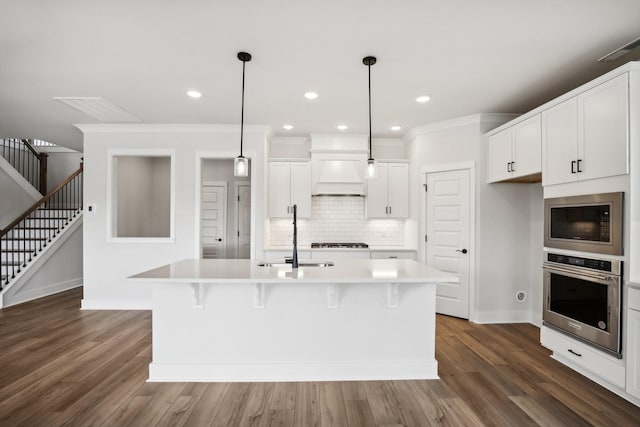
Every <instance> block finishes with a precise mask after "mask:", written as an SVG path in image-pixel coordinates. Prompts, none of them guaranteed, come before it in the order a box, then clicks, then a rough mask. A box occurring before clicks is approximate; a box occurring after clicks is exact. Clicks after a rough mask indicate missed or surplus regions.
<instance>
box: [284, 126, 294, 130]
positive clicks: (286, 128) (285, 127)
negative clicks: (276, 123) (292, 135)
mask: <svg viewBox="0 0 640 427" xmlns="http://www.w3.org/2000/svg"><path fill="white" fill-rule="evenodd" d="M282 129H285V130H291V129H293V125H282Z"/></svg>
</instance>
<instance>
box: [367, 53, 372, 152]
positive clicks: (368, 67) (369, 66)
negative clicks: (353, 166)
mask: <svg viewBox="0 0 640 427" xmlns="http://www.w3.org/2000/svg"><path fill="white" fill-rule="evenodd" d="M367 69H368V70H369V160H371V159H373V155H372V150H371V64H368V65H367Z"/></svg>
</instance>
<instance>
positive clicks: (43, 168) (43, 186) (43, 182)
mask: <svg viewBox="0 0 640 427" xmlns="http://www.w3.org/2000/svg"><path fill="white" fill-rule="evenodd" d="M48 157H49V155H48V154H47V153H39V154H38V160H40V184H39V186H40V188H39V190H40V194H43V195H44V194H47V158H48Z"/></svg>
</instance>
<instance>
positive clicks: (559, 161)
mask: <svg viewBox="0 0 640 427" xmlns="http://www.w3.org/2000/svg"><path fill="white" fill-rule="evenodd" d="M628 120H629V84H628V76H627V74H623V75H620V76H618V77H615V78H613V79H611V80H608V81H606V82H604V83H602V84H599V85H598V86H596V87H594V88H592V89H589V90H587V91H585V92H583V93H581V94H579V95H577V96H575V97H573V98H570V99H568V100H566V101H564V102H562V103H560V104H558V105H556V106H554V107H552V108H550V109H548V110H545V111H543V112H542V159H543V162H542V184H543V185H553V184H561V183H567V182H574V181H579V180H587V179H594V178H604V177H608V176H615V175H622V174H626V173H628V172H629V160H628V147H629V134H628V128H629V126H628Z"/></svg>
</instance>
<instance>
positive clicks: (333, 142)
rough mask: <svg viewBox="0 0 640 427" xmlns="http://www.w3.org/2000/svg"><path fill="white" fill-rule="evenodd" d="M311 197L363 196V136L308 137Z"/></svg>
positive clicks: (365, 138) (364, 145)
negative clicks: (309, 144) (309, 139)
mask: <svg viewBox="0 0 640 427" xmlns="http://www.w3.org/2000/svg"><path fill="white" fill-rule="evenodd" d="M310 151H311V194H312V195H313V196H364V195H365V194H366V192H365V190H366V186H365V177H364V171H365V166H366V164H367V137H366V136H363V135H314V134H312V135H311V150H310Z"/></svg>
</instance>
